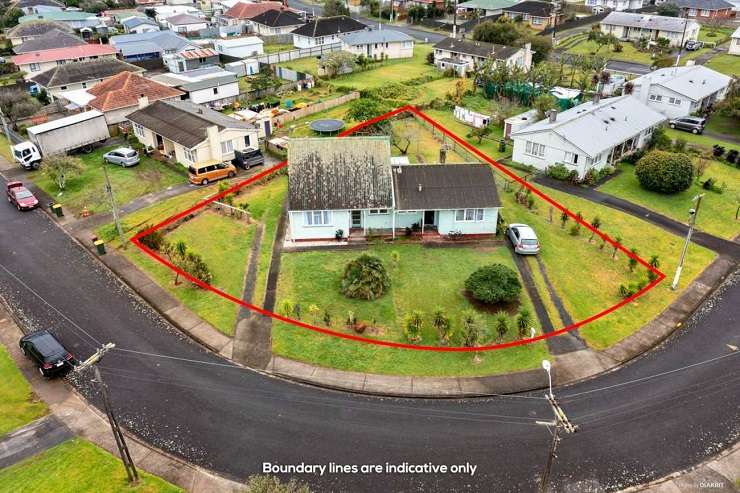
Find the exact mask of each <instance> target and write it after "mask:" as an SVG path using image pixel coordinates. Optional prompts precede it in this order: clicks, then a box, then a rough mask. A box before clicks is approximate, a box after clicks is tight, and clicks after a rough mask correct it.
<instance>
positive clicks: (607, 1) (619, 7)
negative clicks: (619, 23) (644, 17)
mask: <svg viewBox="0 0 740 493" xmlns="http://www.w3.org/2000/svg"><path fill="white" fill-rule="evenodd" d="M584 4H585V5H586V6H587V7H589V8H591V9H592V10H593V9H594V8H595V7H599V8H600V9H603V10H606V9H609V10H615V11H617V12H621V11H623V10H636V9H641V8H642V7H643V0H585V2H584ZM603 10H602V11H603Z"/></svg>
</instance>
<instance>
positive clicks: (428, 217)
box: [424, 211, 434, 226]
mask: <svg viewBox="0 0 740 493" xmlns="http://www.w3.org/2000/svg"><path fill="white" fill-rule="evenodd" d="M424 226H434V211H424Z"/></svg>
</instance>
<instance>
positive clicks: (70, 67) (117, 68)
mask: <svg viewBox="0 0 740 493" xmlns="http://www.w3.org/2000/svg"><path fill="white" fill-rule="evenodd" d="M121 72H135V73H142V72H144V69H143V68H141V67H137V66H136V65H131V64H130V63H126V62H122V61H121V60H118V59H116V58H103V59H101V60H90V61H87V62H77V63H65V64H64V65H58V66H56V67H54V68H52V69H50V70H47V71H46V72H41V73H40V74H37V75H34V76H33V77H31V78H30V79H29V81H30V82H32V83H34V84H36V86H37V87H38V89H45V90H46V92H47V93H48V94H49V97H50V98H51V100H52V101H53V100H54V99H55V98H56V97H58V96H59V94H60V93H61V92H63V91H76V90H80V89H89V88H91V87H93V86H94V85H95V84H97V83H99V82H103V81H104V80H107V79H109V78H111V77H113V76H115V75H118V74H120V73H121Z"/></svg>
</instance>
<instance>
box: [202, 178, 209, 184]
mask: <svg viewBox="0 0 740 493" xmlns="http://www.w3.org/2000/svg"><path fill="white" fill-rule="evenodd" d="M200 184H201V185H208V178H206V179H204V180H203V181H202V182H200Z"/></svg>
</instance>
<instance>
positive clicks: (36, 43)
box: [13, 29, 87, 55]
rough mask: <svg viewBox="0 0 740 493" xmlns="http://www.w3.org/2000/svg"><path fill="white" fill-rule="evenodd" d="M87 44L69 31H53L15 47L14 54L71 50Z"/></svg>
mask: <svg viewBox="0 0 740 493" xmlns="http://www.w3.org/2000/svg"><path fill="white" fill-rule="evenodd" d="M85 44H87V43H86V42H85V41H84V40H83V39H82V38H80V37H79V36H75V35H74V34H71V33H69V32H67V31H61V30H59V29H52V30H51V31H49V32H47V33H46V34H45V35H44V36H39V37H37V38H33V39H29V40H28V41H25V42H23V43H21V44H19V45H18V46H14V47H13V52H14V53H15V54H17V55H20V54H21V53H31V52H33V51H44V50H53V49H55V48H69V47H71V46H82V45H85Z"/></svg>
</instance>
